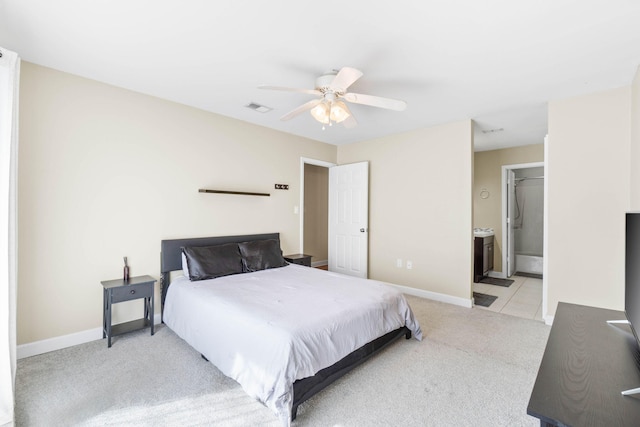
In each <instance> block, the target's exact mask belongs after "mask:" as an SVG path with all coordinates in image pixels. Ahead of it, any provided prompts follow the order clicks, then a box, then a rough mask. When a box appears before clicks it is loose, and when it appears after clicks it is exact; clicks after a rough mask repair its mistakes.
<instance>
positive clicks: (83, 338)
mask: <svg viewBox="0 0 640 427" xmlns="http://www.w3.org/2000/svg"><path fill="white" fill-rule="evenodd" d="M319 262H320V261H319ZM319 265H323V264H319ZM390 285H392V286H394V287H396V288H397V289H398V290H399V291H400V292H402V293H405V294H409V295H414V296H417V297H421V298H426V299H430V300H433V301H439V302H445V303H447V304H453V305H459V306H461V307H466V308H471V307H472V304H473V301H472V300H471V298H469V299H466V298H460V297H454V296H451V295H446V294H441V293H438V292H431V291H425V290H423V289H416V288H411V287H408V286H402V285H395V284H393V283H390ZM160 319H161V318H160V314H156V315H155V316H154V323H155V324H156V325H157V324H159V323H160ZM551 319H552V320H551V321H553V318H551ZM546 322H547V321H546V320H545V323H546ZM547 324H548V325H550V324H551V323H547ZM101 339H102V328H94V329H88V330H86V331H81V332H76V333H73V334H69V335H63V336H60V337H55V338H49V339H46V340H42V341H34V342H30V343H27V344H20V345H19V346H18V347H17V348H16V357H17V358H18V359H24V358H25V357H31V356H36V355H38V354H43V353H48V352H50V351H55V350H60V349H63V348H67V347H72V346H74V345H78V344H84V343H87V342H91V341H96V340H101Z"/></svg>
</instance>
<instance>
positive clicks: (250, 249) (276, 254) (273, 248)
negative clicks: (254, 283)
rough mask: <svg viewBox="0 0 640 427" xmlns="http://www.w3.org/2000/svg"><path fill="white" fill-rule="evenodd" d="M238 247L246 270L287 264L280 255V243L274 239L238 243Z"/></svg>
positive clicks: (257, 269) (258, 269) (264, 268)
mask: <svg viewBox="0 0 640 427" xmlns="http://www.w3.org/2000/svg"><path fill="white" fill-rule="evenodd" d="M238 247H239V248H240V253H241V254H242V265H243V267H244V271H246V272H251V271H260V270H266V269H268V268H276V267H284V266H285V265H288V263H287V261H285V260H284V258H283V257H282V250H281V249H280V243H279V242H278V241H277V240H275V239H267V240H254V241H252V242H243V243H238Z"/></svg>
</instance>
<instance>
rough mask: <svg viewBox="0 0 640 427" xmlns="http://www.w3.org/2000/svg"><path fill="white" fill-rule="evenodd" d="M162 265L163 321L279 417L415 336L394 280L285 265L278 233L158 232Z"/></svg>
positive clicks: (291, 414) (286, 417)
mask: <svg viewBox="0 0 640 427" xmlns="http://www.w3.org/2000/svg"><path fill="white" fill-rule="evenodd" d="M236 247H238V249H237V250H238V252H239V254H240V262H241V267H238V266H237V263H238V260H237V259H236V252H235V251H236V249H235V248H236ZM229 251H231V252H229ZM275 252H277V254H275ZM229 253H231V255H227V254H229ZM214 258H215V260H213V259H214ZM212 260H213V261H212ZM209 262H212V263H213V264H215V265H216V267H215V269H216V271H220V273H218V274H219V277H214V278H211V274H210V273H206V272H205V271H210V270H211V269H212V267H210V266H209V264H208V263H209ZM174 271H182V272H183V275H178V274H174V275H173V276H176V277H174V278H173V280H170V279H171V277H172V275H171V272H174ZM203 272H205V273H203ZM161 273H162V278H161V286H162V293H161V306H162V320H163V322H164V323H165V324H166V325H167V326H168V327H169V328H170V329H172V330H173V331H174V332H175V333H176V334H177V335H178V336H180V337H181V338H182V339H184V340H185V341H186V342H187V343H188V344H189V345H191V346H192V347H193V348H194V349H195V350H197V351H198V352H200V353H201V354H202V356H203V358H205V359H206V360H209V361H210V362H212V363H213V364H214V365H215V366H216V367H217V368H218V369H220V370H221V371H222V372H223V373H224V374H225V375H227V376H229V377H231V378H233V379H234V380H236V381H237V382H238V383H239V384H240V385H241V386H242V387H243V389H244V390H245V392H247V394H249V395H250V396H252V397H254V398H256V399H258V400H259V401H261V402H263V403H264V404H265V405H266V406H267V407H269V408H270V409H271V410H272V411H274V413H275V414H276V415H277V416H278V417H279V418H280V420H281V421H282V424H283V425H289V424H290V422H291V421H292V420H294V419H295V417H296V414H297V408H298V406H299V405H300V404H301V403H302V402H304V401H305V400H307V399H309V398H310V397H311V396H313V395H314V394H316V393H317V392H319V391H320V390H322V389H323V388H325V387H326V386H327V385H329V384H330V383H332V382H333V381H335V380H336V379H338V378H340V377H341V376H342V375H344V374H345V373H347V372H348V371H349V370H351V369H353V368H354V367H356V366H358V365H360V364H361V363H362V362H364V361H365V360H367V359H368V358H369V357H371V356H372V355H374V354H376V353H377V352H379V351H380V350H382V349H383V348H385V347H386V346H387V345H389V344H390V343H391V342H393V341H395V340H396V339H398V338H399V337H402V336H404V337H405V338H406V339H410V338H411V337H412V335H413V336H414V337H415V338H416V339H418V340H421V339H422V331H421V329H420V325H419V324H418V322H417V321H416V319H415V318H414V315H413V312H412V311H411V308H410V307H409V305H408V303H407V302H406V300H405V298H404V296H403V295H402V294H401V293H400V292H399V291H397V290H396V289H395V288H393V287H391V286H389V285H387V284H385V283H382V282H378V281H374V280H368V279H359V278H354V277H350V276H344V275H341V274H337V273H332V272H328V271H323V270H319V269H314V268H309V267H305V266H300V265H295V264H288V263H286V261H284V259H282V251H281V250H280V238H279V234H278V233H269V234H254V235H242V236H222V237H205V238H195V239H172V240H163V241H162V242H161ZM191 279H193V280H191Z"/></svg>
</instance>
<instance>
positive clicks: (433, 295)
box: [389, 283, 473, 308]
mask: <svg viewBox="0 0 640 427" xmlns="http://www.w3.org/2000/svg"><path fill="white" fill-rule="evenodd" d="M389 284H390V285H392V286H394V287H396V288H398V290H400V291H401V292H402V293H405V294H409V295H413V296H416V297H421V298H426V299H430V300H433V301H439V302H446V303H447V304H453V305H459V306H461V307H466V308H471V307H473V300H472V299H471V298H460V297H454V296H451V295H447V294H441V293H438V292H431V291H425V290H424V289H416V288H411V287H409V286H402V285H396V284H393V283H389Z"/></svg>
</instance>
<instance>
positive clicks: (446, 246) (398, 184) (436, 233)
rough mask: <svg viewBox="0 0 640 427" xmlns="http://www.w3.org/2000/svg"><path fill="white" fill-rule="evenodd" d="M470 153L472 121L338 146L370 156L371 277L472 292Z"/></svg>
mask: <svg viewBox="0 0 640 427" xmlns="http://www.w3.org/2000/svg"><path fill="white" fill-rule="evenodd" d="M472 160H473V130H472V123H471V121H469V120H465V121H461V122H456V123H451V124H446V125H441V126H435V127H432V128H428V129H421V130H417V131H413V132H407V133H403V134H399V135H393V136H388V137H384V138H380V139H376V140H373V141H367V142H364V143H356V144H349V145H345V146H340V147H338V162H339V163H340V164H347V163H353V162H359V161H369V162H370V163H369V167H370V169H369V170H370V172H369V174H370V175H369V180H370V187H369V188H370V189H371V190H370V201H369V277H371V278H373V279H379V280H384V281H388V282H393V283H396V284H399V285H406V286H410V287H413V288H417V289H422V290H426V291H431V292H437V293H442V294H447V295H451V296H454V297H459V298H464V299H467V300H468V299H469V298H470V297H471V282H472V258H471V257H472V235H473V232H472V210H473V206H472V195H471V192H472V188H471V186H472V179H473V178H472V174H473V161H472ZM398 258H401V259H402V260H403V262H404V261H406V260H411V261H412V262H413V269H412V270H407V269H406V268H397V267H396V259H398ZM403 265H404V263H403Z"/></svg>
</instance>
